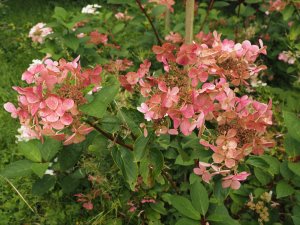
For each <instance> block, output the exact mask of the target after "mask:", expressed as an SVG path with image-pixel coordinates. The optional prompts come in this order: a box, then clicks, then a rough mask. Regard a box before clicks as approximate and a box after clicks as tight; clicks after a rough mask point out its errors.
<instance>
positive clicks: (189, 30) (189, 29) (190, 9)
mask: <svg viewBox="0 0 300 225" xmlns="http://www.w3.org/2000/svg"><path fill="white" fill-rule="evenodd" d="M194 5H195V0H187V1H186V5H185V43H186V44H191V43H192V41H193V36H194V35H193V28H194V13H195V12H194Z"/></svg>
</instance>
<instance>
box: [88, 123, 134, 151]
mask: <svg viewBox="0 0 300 225" xmlns="http://www.w3.org/2000/svg"><path fill="white" fill-rule="evenodd" d="M86 123H87V124H89V125H90V126H92V127H93V128H94V129H95V130H96V131H98V132H99V133H100V134H102V135H103V136H104V137H106V138H107V139H109V140H111V141H113V142H115V143H117V144H119V145H121V146H123V147H125V148H127V149H129V150H130V151H133V147H132V145H129V144H126V143H124V142H123V141H121V140H120V139H118V138H116V137H114V136H113V135H111V134H109V133H106V132H105V131H104V130H102V129H101V128H100V127H98V126H96V124H94V123H92V122H90V121H86Z"/></svg>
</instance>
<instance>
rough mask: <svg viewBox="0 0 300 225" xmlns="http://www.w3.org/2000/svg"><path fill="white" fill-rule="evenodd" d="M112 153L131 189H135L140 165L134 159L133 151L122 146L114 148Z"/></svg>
mask: <svg viewBox="0 0 300 225" xmlns="http://www.w3.org/2000/svg"><path fill="white" fill-rule="evenodd" d="M111 154H112V157H113V159H114V161H115V163H116V164H117V166H118V167H119V169H120V170H121V172H122V175H123V177H124V179H125V180H126V181H127V183H128V184H129V186H130V188H131V190H134V189H135V184H136V180H137V176H138V167H137V164H136V162H135V161H134V156H133V153H132V152H131V151H129V150H128V149H125V148H123V147H120V148H113V149H112V152H111Z"/></svg>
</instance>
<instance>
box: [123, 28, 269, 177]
mask: <svg viewBox="0 0 300 225" xmlns="http://www.w3.org/2000/svg"><path fill="white" fill-rule="evenodd" d="M220 36H221V35H218V34H217V33H216V32H214V33H213V34H210V35H204V34H199V35H197V37H198V39H199V40H200V42H193V43H192V44H182V45H181V46H177V45H175V44H172V43H169V42H166V43H164V44H163V45H162V46H153V52H154V53H155V54H156V59H157V61H159V62H161V63H162V64H163V67H164V71H165V72H163V73H162V74H159V75H156V76H152V75H151V74H150V73H149V68H150V63H149V62H148V61H144V62H143V63H142V64H141V65H140V68H139V70H138V71H137V72H129V73H127V74H126V75H125V76H121V78H120V80H121V84H122V85H123V87H125V88H126V89H127V90H133V89H134V88H135V87H136V86H137V87H138V89H139V91H140V93H141V94H142V95H143V97H145V98H146V100H145V101H144V102H143V103H142V104H141V106H140V107H138V110H139V111H140V112H142V113H143V114H144V118H145V119H146V120H147V121H151V122H153V128H154V129H155V133H156V134H157V135H160V134H171V135H177V134H179V132H181V133H182V134H183V135H186V136H187V135H190V134H191V133H192V132H194V131H198V133H199V136H201V134H202V133H203V132H204V131H205V122H206V121H209V122H210V123H211V124H214V125H215V126H216V130H217V131H218V134H217V136H216V137H215V138H213V137H211V138H212V139H209V140H204V139H203V140H201V142H200V143H201V144H202V145H204V146H205V147H208V148H210V149H211V150H212V151H213V152H214V153H213V157H212V159H213V161H214V163H215V164H216V166H218V167H219V168H222V169H223V170H227V169H228V170H230V171H233V170H234V171H236V167H237V166H238V163H239V161H241V160H243V159H244V158H245V157H246V156H247V155H249V154H250V153H252V154H262V153H263V152H264V148H266V147H270V146H272V145H273V143H272V142H270V141H268V140H266V139H265V138H264V137H263V136H264V133H265V132H266V128H267V126H269V125H271V124H272V110H271V106H272V102H271V101H270V102H269V104H265V103H260V102H258V101H255V100H253V99H251V98H250V97H248V96H247V95H244V96H238V95H237V94H236V93H235V91H234V89H236V88H237V87H240V86H246V87H247V86H249V80H250V78H251V77H253V76H257V74H258V73H259V72H260V71H261V70H263V69H266V67H265V66H264V65H256V64H255V61H256V59H257V58H258V56H259V55H260V54H266V47H265V46H263V43H262V41H261V40H260V41H259V45H253V44H251V42H250V41H248V40H246V41H243V42H242V43H235V42H234V41H232V40H227V39H225V40H221V38H220ZM205 40H206V42H205ZM143 128H145V126H143ZM144 133H145V134H147V132H144ZM214 139H215V140H216V145H214V144H210V143H209V142H212V141H213V140H214ZM212 170H214V169H212ZM215 172H216V171H215ZM235 174H236V173H235Z"/></svg>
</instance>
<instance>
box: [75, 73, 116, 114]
mask: <svg viewBox="0 0 300 225" xmlns="http://www.w3.org/2000/svg"><path fill="white" fill-rule="evenodd" d="M118 92H119V82H118V81H117V80H116V78H114V77H112V76H111V77H110V80H109V82H108V83H107V85H106V86H104V87H103V88H102V89H101V90H100V91H99V92H97V93H96V94H95V97H94V100H93V101H92V102H90V103H88V104H85V105H82V106H81V107H80V110H81V111H82V112H84V113H85V114H87V115H89V116H94V117H97V118H102V117H103V116H104V114H105V112H106V110H107V107H108V105H109V104H110V103H111V102H112V101H113V100H114V98H115V96H116V95H117V94H118Z"/></svg>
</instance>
